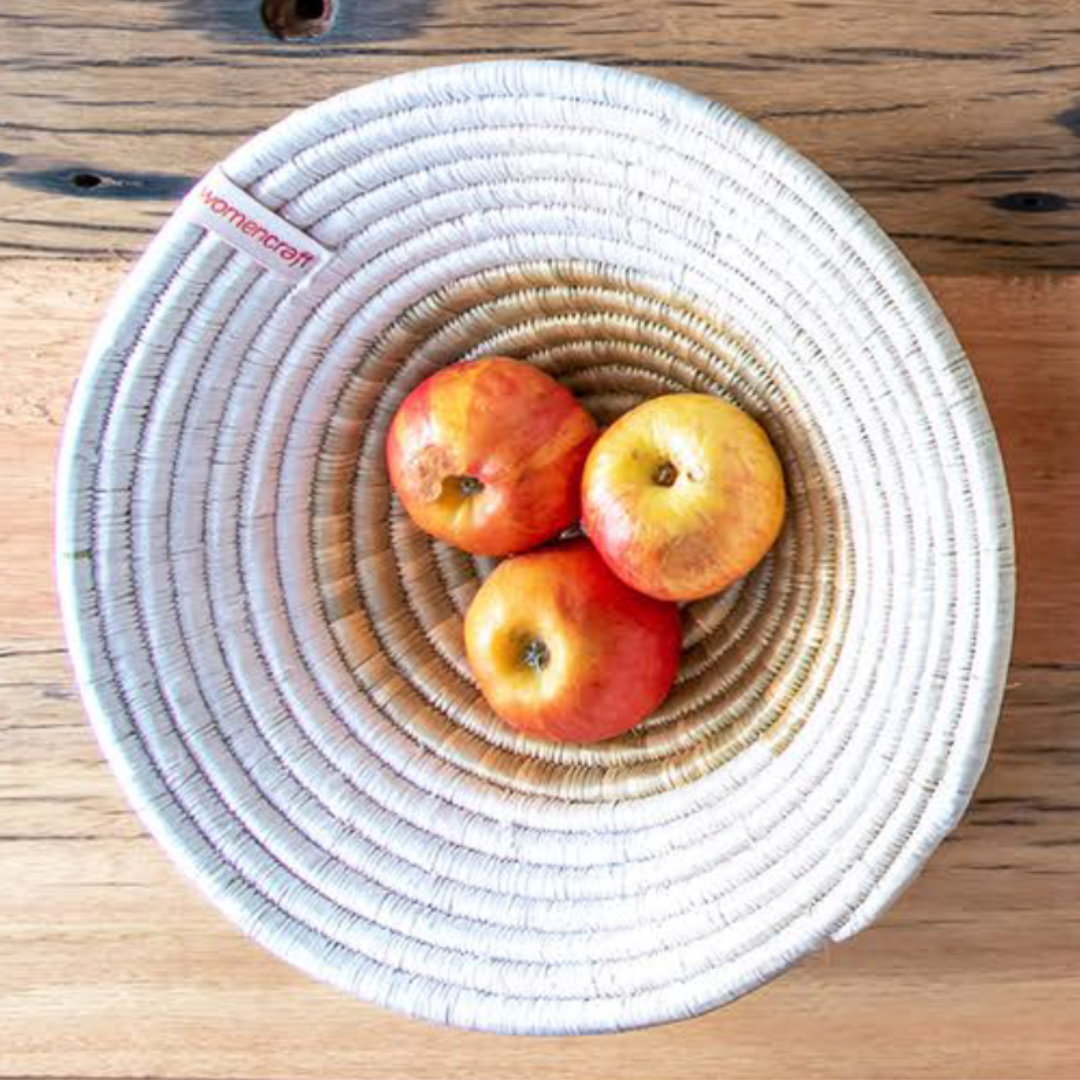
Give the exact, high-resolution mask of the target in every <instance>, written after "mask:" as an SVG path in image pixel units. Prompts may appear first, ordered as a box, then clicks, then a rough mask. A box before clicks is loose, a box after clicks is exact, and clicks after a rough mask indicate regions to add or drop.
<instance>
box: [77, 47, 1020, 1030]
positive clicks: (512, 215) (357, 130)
mask: <svg viewBox="0 0 1080 1080" xmlns="http://www.w3.org/2000/svg"><path fill="white" fill-rule="evenodd" d="M224 168H225V170H226V171H227V173H228V175H229V176H231V177H232V179H233V180H234V181H235V182H236V183H237V184H238V185H240V186H241V187H242V188H243V189H245V190H246V191H247V192H249V193H250V194H251V195H253V196H254V197H255V198H257V199H258V200H259V201H260V202H261V203H263V204H264V205H266V206H267V207H269V208H271V209H273V210H274V211H275V212H276V213H277V214H278V215H280V216H281V217H282V218H283V219H285V220H286V221H288V222H290V223H292V224H293V225H295V226H297V227H299V228H301V229H303V230H305V231H306V232H307V233H309V234H310V235H311V236H313V237H314V238H315V239H317V240H318V241H319V242H320V243H322V244H323V245H325V246H326V247H328V248H330V249H332V250H333V251H334V252H335V253H336V254H335V256H334V258H333V260H332V262H331V263H330V264H329V265H328V266H326V267H325V268H324V269H322V270H320V272H319V273H318V274H316V275H315V276H313V277H312V278H310V279H309V280H308V281H306V282H304V283H303V284H302V285H300V286H291V285H289V284H287V283H284V282H282V281H280V280H276V279H274V278H273V277H271V276H270V275H268V274H266V273H265V272H263V271H262V270H260V268H259V267H258V266H256V265H255V264H254V263H253V262H252V261H251V260H250V259H248V258H247V257H246V256H244V255H242V254H240V253H237V252H235V251H233V250H232V249H231V248H229V247H228V246H226V245H225V244H224V243H223V242H222V241H221V240H220V239H218V238H217V237H216V236H214V235H212V234H208V233H206V232H204V231H203V230H202V229H200V228H198V227H196V226H194V225H192V224H190V223H188V222H185V221H184V220H183V219H182V218H180V217H177V218H174V219H173V220H172V221H171V222H170V223H169V224H168V225H167V226H166V227H165V229H164V230H163V231H162V233H161V234H159V236H158V237H157V238H156V239H155V241H154V242H153V244H152V245H151V247H150V249H149V251H148V252H147V254H146V256H145V257H144V259H143V260H142V262H141V263H140V264H139V267H138V268H137V270H136V271H135V272H134V274H133V275H132V276H131V278H130V279H129V281H128V282H127V284H126V285H125V287H124V289H123V290H122V292H121V294H120V296H119V297H118V298H117V300H116V302H115V303H114V305H113V308H112V310H111V312H110V314H109V316H108V317H107V319H106V321H105V323H104V325H103V326H102V328H101V331H100V332H99V335H98V337H97V340H96V342H95V344H94V347H93V350H92V355H91V358H90V362H89V365H88V368H87V372H86V374H85V375H84V378H83V380H82V382H81V384H80V388H79V391H78V393H77V398H76V402H75V404H74V407H73V411H72V416H71V420H70V422H69V427H68V432H67V438H66V444H65V452H64V459H63V463H62V486H61V493H60V526H59V548H60V553H59V575H60V583H61V592H62V596H63V600H64V608H65V616H66V619H67V625H68V630H69V636H70V640H71V642H72V645H73V651H74V653H75V658H76V664H77V670H78V675H79V680H80V685H81V687H82V689H83V693H84V697H85V699H86V702H87V706H88V709H89V711H90V713H91V716H92V718H93V720H94V723H95V726H96V729H97V731H98V733H99V736H100V738H101V741H102V743H103V745H104V747H105V749H106V752H107V754H108V756H109V758H110V761H111V762H112V764H113V765H114V767H115V768H116V770H117V771H118V773H119V774H120V776H121V778H122V779H123V781H124V783H125V787H126V788H127V790H128V792H129V794H130V796H131V797H132V799H133V801H134V802H135V804H136V806H137V807H138V808H139V810H140V812H141V813H142V815H143V817H144V819H145V820H146V821H147V823H148V825H149V826H150V827H151V829H152V830H153V831H154V833H155V835H157V836H158V837H159V839H161V840H162V842H163V843H164V844H165V845H166V846H167V848H168V849H169V850H170V851H171V852H172V853H173V855H174V856H175V857H176V858H177V859H178V860H179V861H180V862H181V864H182V865H183V866H184V867H185V868H186V869H187V870H188V871H189V872H190V873H191V874H192V875H193V876H194V877H195V879H196V880H197V881H198V882H199V883H200V885H201V886H202V887H203V888H204V889H205V890H206V891H207V892H208V893H209V894H210V895H211V896H212V897H213V899H214V900H215V901H216V902H217V903H218V904H219V905H220V906H221V907H222V908H223V909H224V910H225V911H226V912H227V913H228V914H229V915H230V916H232V917H233V918H234V919H235V920H236V921H237V922H238V923H240V925H241V926H243V927H244V928H245V929H246V930H247V931H249V932H250V933H252V934H253V935H254V936H255V937H256V938H257V939H258V940H260V941H261V942H263V943H264V944H266V945H267V946H268V947H270V948H271V949H273V950H274V951H276V952H277V953H279V954H280V955H281V956H283V957H284V958H285V959H287V960H289V961H291V962H293V963H295V964H297V965H299V966H300V967H302V968H304V969H305V970H307V971H309V972H311V973H313V974H314V975H316V976H318V977H320V978H324V979H327V980H329V981H331V982H333V983H335V984H337V985H339V986H342V987H344V988H346V989H348V990H350V991H353V992H355V993H357V994H359V995H361V996H363V997H365V998H369V999H373V1000H376V1001H379V1002H382V1003H385V1004H388V1005H390V1006H393V1007H396V1008H399V1009H403V1010H405V1011H408V1012H410V1013H413V1014H418V1015H421V1016H425V1017H428V1018H432V1019H436V1020H441V1021H445V1022H449V1023H453V1024H458V1025H463V1026H468V1027H477V1028H484V1029H490V1030H497V1031H515V1032H538V1033H540V1032H544V1033H547V1032H552V1033H554V1032H559V1033H572V1032H579V1031H602V1030H610V1029H618V1028H626V1027H634V1026H640V1025H643V1024H649V1023H657V1022H661V1021H665V1020H670V1019H676V1018H680V1017H685V1016H688V1015H692V1014H694V1013H697V1012H700V1011H702V1010H705V1009H707V1008H710V1007H712V1006H715V1005H717V1004H719V1003H722V1002H724V1001H727V1000H730V999H731V998H733V997H735V996H737V995H739V994H741V993H743V992H745V991H747V990H749V989H752V988H753V987H755V986H757V985H759V984H760V983H762V982H763V981H765V980H767V979H768V978H770V977H772V976H773V975H775V974H776V973H778V972H779V971H781V970H783V969H784V968H785V967H787V966H789V965H790V964H791V963H793V962H795V961H796V960H798V959H799V958H800V957H802V956H804V955H805V954H806V953H808V952H809V951H811V950H813V949H815V948H817V947H818V946H820V945H821V944H823V943H824V942H826V941H828V940H830V939H839V938H842V937H844V936H846V935H848V934H850V933H853V932H855V931H856V930H858V929H860V928H861V927H863V926H865V925H866V924H867V923H868V922H869V921H871V920H872V919H873V917H874V916H875V915H876V914H877V913H878V912H879V911H880V910H881V909H882V908H883V907H884V906H885V905H887V904H888V903H889V902H890V901H891V899H893V898H894V897H895V895H896V894H897V893H898V892H899V890H900V889H901V888H902V887H903V885H904V884H906V883H907V882H908V881H909V880H910V879H911V878H912V876H913V875H914V874H915V873H916V872H917V870H918V868H919V866H920V865H921V864H922V862H923V861H924V860H925V859H926V858H927V856H928V855H929V853H930V852H931V851H932V849H933V848H934V847H935V846H936V844H937V843H938V842H939V840H940V839H941V837H942V836H943V835H944V834H945V833H946V832H947V831H948V830H949V829H950V828H951V827H952V826H953V825H954V824H955V822H956V820H957V819H958V817H959V815H960V813H961V812H962V810H963V808H964V806H965V805H966V803H967V800H968V798H969V796H970V793H971V790H972V788H973V786H974V783H975V780H976V779H977V777H978V774H979V772H980V771H981V768H982V764H983V761H984V759H985V755H986V752H987V749H988V746H989V740H990V737H991V735H992V732H993V727H994V722H995V720H996V716H997V710H998V707H999V704H1000V697H1001V692H1002V686H1003V677H1004V671H1005V667H1006V664H1007V660H1008V651H1009V644H1010V637H1011V633H1010V631H1011V619H1012V602H1013V592H1012V535H1011V524H1010V516H1009V505H1008V495H1007V491H1006V487H1005V482H1004V477H1003V473H1002V469H1001V465H1000V460H999V457H998V453H997V447H996V443H995V439H994V435H993V431H992V428H991V426H990V422H989V419H988V417H987V415H986V412H985V409H984V407H983V404H982V400H981V397H980V394H979V391H978V387H977V384H976V383H975V380H974V377H973V375H972V372H971V370H970V368H969V366H968V364H967V361H966V360H965V358H964V356H963V353H962V351H961V350H960V348H959V346H958V344H957V342H956V341H955V339H954V338H953V336H952V334H951V332H950V331H949V329H948V327H947V325H946V323H945V322H944V320H943V318H942V316H941V314H940V312H939V311H938V309H937V308H936V306H935V305H934V303H933V301H932V299H931V298H930V296H929V295H928V293H927V292H926V291H925V289H924V288H923V287H922V285H921V284H920V283H919V282H918V280H917V278H916V277H915V275H914V274H913V272H912V271H911V270H910V268H909V267H908V266H907V264H906V263H905V262H904V261H903V259H902V257H901V256H900V255H899V254H898V253H897V251H896V250H895V248H893V246H892V245H891V244H890V243H889V242H888V240H887V239H885V238H884V236H883V235H882V234H881V233H880V232H879V230H878V229H877V228H876V227H875V226H874V225H873V223H872V222H871V221H870V220H869V219H868V218H867V217H866V216H865V214H863V212H862V211H860V210H859V209H858V208H857V207H856V206H855V205H854V204H853V203H852V202H851V201H850V200H849V199H848V198H847V197H846V196H844V195H843V193H842V192H840V191H839V189H837V188H836V186H835V185H834V184H833V183H832V182H831V181H829V180H828V179H827V178H826V177H824V176H823V175H822V174H821V173H819V172H818V171H817V170H816V169H814V168H813V167H812V166H810V165H809V164H807V163H806V162H805V161H803V160H802V159H801V158H799V157H798V156H797V155H796V154H794V153H793V152H792V151H790V150H789V149H787V148H786V147H784V146H783V145H782V144H781V143H779V142H778V141H777V140H776V139H774V138H773V137H771V136H769V135H768V134H766V133H765V132H763V131H762V130H761V129H759V128H757V127H756V126H755V125H753V124H751V123H749V122H748V121H746V120H745V119H743V118H741V117H739V116H738V115H737V114H735V113H733V112H731V111H729V110H727V109H725V108H722V107H719V106H716V105H714V104H709V103H707V102H705V101H703V100H702V99H700V98H697V97H696V96H694V95H691V94H688V93H686V92H683V91H681V90H678V89H676V88H674V87H671V86H669V85H666V84H663V83H659V82H657V81H654V80H651V79H646V78H642V77H639V76H636V75H629V74H626V73H623V72H618V71H613V70H606V69H601V68H595V67H591V66H589V65H582V64H562V63H535V62H525V63H516V62H500V63H495V64H480V65H462V66H457V67H452V68H444V69H435V70H429V71H424V72H418V73H413V74H410V75H405V76H401V77H398V78H394V79H390V80H386V81H383V82H380V83H376V84H373V85H370V86H367V87H364V88H362V89H360V90H357V91H354V92H351V93H347V94H344V95H342V96H340V97H338V98H334V99H332V100H330V101H328V102H325V103H323V104H320V105H317V106H315V107H313V108H311V109H308V110H306V111H303V112H300V113H298V114H296V115H294V116H293V117H291V118H289V119H288V120H286V121H285V122H283V123H281V124H279V125H277V126H276V127H274V128H273V129H271V130H269V131H268V132H265V133H264V134H262V135H260V136H258V137H257V138H255V139H254V140H253V141H252V142H250V143H249V144H247V145H246V146H244V147H242V148H240V149H239V150H237V151H236V152H235V153H234V154H233V155H232V156H231V157H230V158H229V159H228V160H227V161H226V162H225V163H224ZM491 353H499V354H504V355H511V356H515V357H518V358H521V359H526V360H529V361H531V362H533V363H535V364H537V365H539V366H540V367H542V368H543V369H544V370H546V371H548V372H549V373H551V374H552V375H553V376H555V377H556V378H558V379H559V380H560V381H562V382H563V383H564V384H565V385H567V386H568V387H570V388H571V389H572V390H573V391H574V392H575V393H576V394H577V395H578V396H579V397H580V399H581V400H582V401H583V402H584V403H585V405H586V406H587V408H589V410H590V411H591V412H592V413H593V414H594V415H595V416H596V417H597V419H598V420H599V421H601V422H608V421H610V420H611V419H612V418H613V417H615V416H617V415H619V414H620V413H622V412H623V411H625V410H626V409H627V408H629V407H631V406H632V405H634V404H635V403H637V402H639V401H641V400H644V399H645V398H647V397H649V396H652V395H655V394H657V393H663V392H670V391H673V390H683V389H686V390H699V391H701V390H704V391H708V392H712V393H716V394H720V395H723V396H725V397H728V398H729V399H731V400H733V401H735V402H736V403H738V404H739V405H741V406H742V407H743V408H745V409H747V410H748V411H749V412H751V413H752V414H753V415H754V416H756V417H757V418H758V419H759V420H760V421H761V422H762V423H763V424H764V425H765V426H766V428H767V429H768V431H769V434H770V436H771V437H772V439H773V442H774V445H775V446H776V447H777V449H778V451H779V453H780V455H781V458H782V461H783V464H784V468H785V473H786V479H787V485H788V490H789V496H790V509H789V519H788V523H787V525H786V527H785V531H784V533H783V536H782V538H781V540H780V542H779V543H778V545H777V547H776V548H775V550H774V551H773V553H772V554H771V555H770V557H769V558H768V559H767V560H766V561H765V562H764V563H763V564H762V565H761V566H760V567H759V568H758V569H757V570H756V571H755V572H754V573H753V574H751V575H750V576H749V577H748V578H747V579H746V580H745V581H743V582H741V583H740V584H739V585H737V586H736V587H734V588H732V589H730V590H728V591H727V592H725V593H724V594H722V595H720V596H717V597H714V598H711V599H708V600H704V601H700V602H697V603H695V604H693V605H690V606H689V607H688V608H687V610H686V619H685V627H686V630H685V652H684V662H683V668H682V671H681V674H680V677H679V680H678V683H677V685H676V687H675V689H674V691H673V693H672V695H671V696H670V698H669V699H668V701H667V702H666V703H665V705H664V706H663V707H662V709H661V710H660V711H659V712H658V713H657V714H656V715H655V716H653V717H651V718H650V719H649V720H648V721H647V722H645V723H644V724H643V725H641V726H640V727H639V728H638V729H635V730H634V731H632V732H630V733H629V734H628V735H626V736H623V737H622V738H619V739H616V740H612V741H611V742H608V743H603V744H598V745H594V746H587V747H580V746H569V745H556V744H551V743H546V742H543V741H539V740H534V739H529V738H526V737H524V736H520V735H517V734H515V733H514V732H511V731H510V730H509V729H507V728H505V727H504V726H502V725H501V724H500V723H499V722H498V721H497V720H496V719H495V718H494V717H493V716H492V715H491V714H490V712H489V711H488V710H487V709H486V707H485V706H484V704H483V702H482V699H480V698H479V696H478V694H477V692H476V689H475V686H474V684H473V682H472V680H471V678H470V676H469V672H468V669H467V666H466V664H465V661H464V652H463V645H462V635H461V615H462V612H463V611H464V609H465V607H466V606H467V604H468V602H469V599H470V598H471V596H472V595H473V594H474V592H475V589H476V587H477V585H478V582H479V580H480V578H481V576H482V575H483V574H484V573H485V572H486V570H487V569H488V568H489V567H488V564H487V563H486V561H485V560H474V559H472V558H470V557H468V556H466V555H463V554H462V553H460V552H458V551H455V550H452V549H450V548H448V547H446V546H445V545H442V544H440V543H438V542H435V541H432V540H431V539H430V538H428V537H426V536H424V535H422V534H420V533H418V532H417V530H416V529H415V528H414V527H413V526H412V525H411V523H410V521H409V520H408V518H407V517H406V516H405V515H404V514H403V512H402V511H401V508H400V506H399V505H398V504H397V502H396V501H395V499H394V498H393V496H392V493H391V491H390V488H389V485H388V482H387V476H386V470H385V464H384V461H383V441H384V438H385V434H386V429H387V426H388V424H389V421H390V419H391V417H392V416H393V413H394V410H395V409H396V407H397V406H398V405H399V404H400V402H401V401H402V399H403V398H404V396H405V395H406V394H407V393H408V392H409V391H410V390H411V389H412V388H413V387H415V386H416V385H417V384H418V383H419V382H420V381H421V380H422V379H423V378H425V377H426V376H427V375H429V374H430V373H431V372H433V371H435V370H437V369H438V368H439V367H441V366H442V365H444V364H447V363H449V362H452V361H454V360H457V359H460V358H462V357H471V356H480V355H485V354H491Z"/></svg>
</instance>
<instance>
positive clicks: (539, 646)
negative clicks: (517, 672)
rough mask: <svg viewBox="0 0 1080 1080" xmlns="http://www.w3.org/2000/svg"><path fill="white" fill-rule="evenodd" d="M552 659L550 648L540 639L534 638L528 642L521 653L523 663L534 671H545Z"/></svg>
mask: <svg viewBox="0 0 1080 1080" xmlns="http://www.w3.org/2000/svg"><path fill="white" fill-rule="evenodd" d="M550 659H551V653H550V652H549V651H548V647H547V646H546V645H545V644H544V643H543V642H542V641H541V640H540V639H539V638H533V639H532V640H531V641H529V642H527V643H526V645H525V648H524V649H523V650H522V652H521V662H522V663H523V664H525V666H526V667H531V668H532V669H533V671H543V670H544V668H546V667H547V665H548V660H550Z"/></svg>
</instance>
